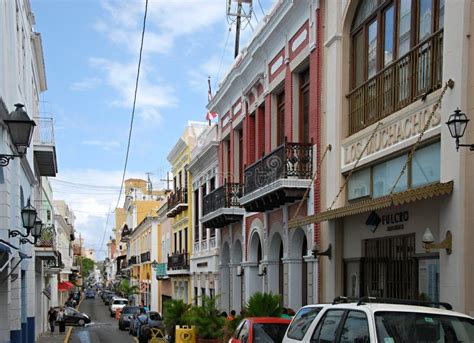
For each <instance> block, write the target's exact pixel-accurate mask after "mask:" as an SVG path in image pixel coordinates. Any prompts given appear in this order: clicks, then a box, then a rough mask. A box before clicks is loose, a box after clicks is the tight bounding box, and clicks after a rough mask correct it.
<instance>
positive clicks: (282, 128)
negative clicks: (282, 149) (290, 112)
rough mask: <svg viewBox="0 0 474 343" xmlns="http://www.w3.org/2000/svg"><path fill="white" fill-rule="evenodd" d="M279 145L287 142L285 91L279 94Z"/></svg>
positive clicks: (277, 114)
mask: <svg viewBox="0 0 474 343" xmlns="http://www.w3.org/2000/svg"><path fill="white" fill-rule="evenodd" d="M276 112H277V113H276V116H277V118H276V119H277V123H276V124H277V128H276V130H277V146H279V145H281V144H283V143H284V142H285V92H281V93H280V94H278V95H277V110H276Z"/></svg>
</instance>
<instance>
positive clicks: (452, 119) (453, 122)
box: [446, 108, 474, 151]
mask: <svg viewBox="0 0 474 343" xmlns="http://www.w3.org/2000/svg"><path fill="white" fill-rule="evenodd" d="M467 123H469V119H467V116H466V114H465V113H463V112H461V110H460V109H459V108H457V109H456V110H455V111H454V113H453V114H451V115H450V116H449V120H448V121H447V122H446V125H448V129H449V133H451V137H453V138H454V139H456V151H459V147H469V149H470V150H471V151H473V150H474V144H459V139H460V138H462V136H464V132H465V131H466V127H467Z"/></svg>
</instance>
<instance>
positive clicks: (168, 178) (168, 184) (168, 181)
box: [160, 172, 173, 191]
mask: <svg viewBox="0 0 474 343" xmlns="http://www.w3.org/2000/svg"><path fill="white" fill-rule="evenodd" d="M160 181H166V190H167V191H170V190H171V188H170V182H171V181H173V180H171V179H170V172H166V179H160Z"/></svg>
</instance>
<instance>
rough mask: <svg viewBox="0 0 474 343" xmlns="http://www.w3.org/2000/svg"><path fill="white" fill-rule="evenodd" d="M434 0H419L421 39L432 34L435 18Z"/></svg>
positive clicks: (419, 36)
mask: <svg viewBox="0 0 474 343" xmlns="http://www.w3.org/2000/svg"><path fill="white" fill-rule="evenodd" d="M432 1H433V0H419V8H420V10H419V18H418V21H419V23H420V24H419V26H418V38H419V40H420V41H422V40H424V39H425V38H426V37H428V36H429V35H431V33H432V32H433V30H432V18H433V13H432V10H433V3H432Z"/></svg>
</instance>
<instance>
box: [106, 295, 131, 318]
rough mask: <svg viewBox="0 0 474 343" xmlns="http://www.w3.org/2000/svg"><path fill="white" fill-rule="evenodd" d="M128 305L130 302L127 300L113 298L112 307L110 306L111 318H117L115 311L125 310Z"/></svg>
mask: <svg viewBox="0 0 474 343" xmlns="http://www.w3.org/2000/svg"><path fill="white" fill-rule="evenodd" d="M126 305H128V300H127V299H125V298H118V297H113V298H112V299H111V300H110V306H109V311H110V316H111V317H114V316H115V311H116V310H117V309H123V308H124V307H125V306H126Z"/></svg>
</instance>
